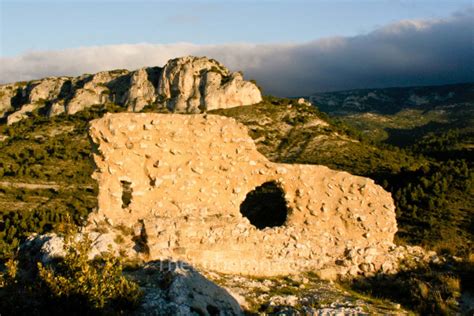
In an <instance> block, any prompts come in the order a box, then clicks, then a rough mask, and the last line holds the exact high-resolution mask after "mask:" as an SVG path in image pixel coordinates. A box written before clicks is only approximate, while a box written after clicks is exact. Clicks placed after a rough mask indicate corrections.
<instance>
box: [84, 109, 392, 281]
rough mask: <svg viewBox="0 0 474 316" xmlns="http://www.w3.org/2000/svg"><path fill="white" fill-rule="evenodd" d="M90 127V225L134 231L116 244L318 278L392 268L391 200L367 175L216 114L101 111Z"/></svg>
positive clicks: (152, 255)
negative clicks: (263, 140) (264, 149)
mask: <svg viewBox="0 0 474 316" xmlns="http://www.w3.org/2000/svg"><path fill="white" fill-rule="evenodd" d="M90 135H91V138H92V140H93V142H94V143H95V144H94V147H95V154H94V160H95V163H96V165H97V170H96V172H95V173H94V178H95V179H96V180H97V181H98V184H99V196H98V203H99V204H98V210H97V211H96V212H94V213H92V214H91V216H90V218H89V224H88V227H87V229H89V230H90V231H93V230H94V229H96V228H97V227H100V226H101V225H106V226H109V227H115V228H120V230H122V231H124V230H128V231H131V232H132V233H131V236H130V237H129V238H128V237H127V238H128V239H127V240H128V242H124V243H123V245H125V246H126V247H128V248H133V249H134V250H133V251H135V252H136V254H137V255H138V256H140V257H142V258H144V259H145V260H147V261H150V260H164V259H172V260H179V261H184V262H187V263H189V264H191V265H193V266H196V267H201V268H205V269H207V270H211V271H217V272H222V273H232V274H249V275H258V276H275V275H282V274H292V273H298V272H302V271H315V272H318V273H321V277H323V278H333V274H337V275H340V274H347V273H351V274H353V275H355V274H357V273H361V272H362V271H365V272H368V271H369V272H370V271H372V272H375V271H379V270H381V269H383V270H384V271H385V270H386V268H387V266H386V265H387V262H386V254H387V252H388V251H389V249H393V247H394V245H393V238H394V234H395V232H396V231H397V226H396V220H395V212H394V210H395V207H394V204H393V200H392V198H391V196H390V194H389V193H388V192H386V191H385V190H383V189H382V188H381V187H380V186H378V185H376V184H375V183H374V181H373V180H371V179H368V178H364V177H359V176H354V175H351V174H349V173H347V172H340V171H335V170H331V169H329V168H327V167H324V166H318V165H301V164H291V165H290V164H281V163H273V162H270V161H268V160H267V159H266V158H265V157H264V156H263V155H262V154H260V153H259V152H258V151H257V149H256V147H255V144H254V142H253V140H252V139H251V138H250V137H249V135H248V132H247V129H246V127H245V126H243V125H242V124H240V123H237V122H236V121H235V120H233V119H231V118H226V117H221V116H216V115H205V114H204V115H203V114H193V115H180V114H135V113H121V114H107V115H105V116H104V117H103V118H101V119H98V120H94V121H92V122H91V128H90ZM123 245H122V246H123ZM128 250H130V249H128ZM347 262H351V264H348V263H347ZM349 270H351V271H349Z"/></svg>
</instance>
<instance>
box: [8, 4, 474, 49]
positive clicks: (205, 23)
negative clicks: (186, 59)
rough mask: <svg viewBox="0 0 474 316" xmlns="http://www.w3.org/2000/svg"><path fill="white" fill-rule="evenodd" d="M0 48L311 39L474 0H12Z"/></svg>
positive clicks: (435, 14)
mask: <svg viewBox="0 0 474 316" xmlns="http://www.w3.org/2000/svg"><path fill="white" fill-rule="evenodd" d="M1 1H2V2H1V34H0V35H1V46H0V54H1V56H4V57H5V56H15V55H18V54H22V53H25V52H29V51H44V50H58V49H64V48H75V47H83V46H97V45H113V44H134V43H161V44H164V43H176V42H190V43H195V44H221V43H235V42H250V43H282V42H293V43H294V42H306V41H312V40H316V39H320V38H324V37H332V36H355V35H359V34H366V33H369V32H371V31H373V30H374V29H377V28H378V27H381V26H383V25H386V24H390V23H394V22H397V21H400V20H404V19H410V20H411V19H436V18H442V17H446V16H448V15H450V14H451V13H452V12H455V11H460V10H461V11H462V10H464V9H466V8H467V7H470V6H471V7H472V1H462V0H449V1H448V0H432V1H427V0H421V1H396V0H378V1H376V0H372V1H363V0H362V1H337V0H335V1H334V0H333V1H329V0H325V1H222V0H221V1H173V2H164V1H151V0H150V1H141V2H140V1H133V2H132V1H106V0H104V1H72V0H70V1H21V0H19V1H18V0H17V1H9V0H1Z"/></svg>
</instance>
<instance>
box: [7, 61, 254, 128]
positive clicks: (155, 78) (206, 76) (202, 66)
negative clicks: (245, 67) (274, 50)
mask: <svg viewBox="0 0 474 316" xmlns="http://www.w3.org/2000/svg"><path fill="white" fill-rule="evenodd" d="M261 100H262V96H261V93H260V91H259V89H258V87H257V86H256V85H255V84H254V83H251V82H249V81H245V80H244V79H243V77H242V75H241V74H240V73H238V72H237V73H231V72H230V71H229V70H228V69H227V68H225V67H224V66H223V65H222V64H220V63H218V62H217V61H215V60H213V59H208V58H205V57H200V58H198V57H190V56H188V57H182V58H176V59H173V60H170V61H169V62H168V63H167V64H166V65H165V66H164V68H160V67H149V68H142V69H139V70H136V71H128V70H112V71H102V72H99V73H97V74H94V75H89V74H86V75H82V76H79V77H74V78H73V77H58V78H45V79H41V80H34V81H30V82H27V83H14V84H7V85H0V119H4V120H6V122H7V123H8V124H13V123H15V122H18V121H19V120H22V119H24V118H27V117H28V113H31V112H34V111H39V112H40V113H41V114H44V115H47V116H54V115H58V114H62V113H66V114H75V113H77V112H78V111H81V110H83V109H85V108H88V107H91V106H94V105H100V104H106V103H109V102H113V103H115V104H118V105H120V106H123V107H124V110H127V111H133V112H139V111H141V110H143V108H144V107H145V106H147V105H155V106H157V107H158V108H160V107H162V108H164V107H167V108H168V109H169V110H171V111H173V112H187V113H200V112H205V111H207V110H212V109H218V108H230V107H234V106H240V105H252V104H255V103H258V102H260V101H261Z"/></svg>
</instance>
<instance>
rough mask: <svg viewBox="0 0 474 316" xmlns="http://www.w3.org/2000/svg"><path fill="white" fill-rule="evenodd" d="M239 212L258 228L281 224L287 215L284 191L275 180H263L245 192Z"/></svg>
mask: <svg viewBox="0 0 474 316" xmlns="http://www.w3.org/2000/svg"><path fill="white" fill-rule="evenodd" d="M240 213H242V215H243V216H245V217H246V218H247V219H248V220H249V221H250V223H251V224H252V225H254V226H255V227H257V228H258V229H264V228H266V227H277V226H282V225H283V224H284V223H285V221H286V217H287V216H288V207H287V205H286V200H285V192H284V191H283V190H282V189H281V187H280V186H279V185H278V184H277V183H276V182H275V181H270V182H265V183H264V184H262V185H261V186H258V187H256V188H255V189H254V190H252V191H250V192H249V193H247V196H246V197H245V200H244V201H243V202H242V204H241V205H240Z"/></svg>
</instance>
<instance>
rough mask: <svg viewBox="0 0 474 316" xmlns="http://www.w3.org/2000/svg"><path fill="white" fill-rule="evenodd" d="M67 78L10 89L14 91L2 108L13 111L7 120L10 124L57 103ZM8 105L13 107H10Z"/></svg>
mask: <svg viewBox="0 0 474 316" xmlns="http://www.w3.org/2000/svg"><path fill="white" fill-rule="evenodd" d="M66 80H67V78H65V77H58V78H45V79H42V80H36V81H32V82H30V83H28V84H27V85H25V86H24V87H17V89H16V91H15V89H10V90H9V91H12V92H13V91H14V92H13V93H11V94H9V96H10V97H11V98H10V100H6V99H2V100H1V102H2V103H3V102H5V103H3V105H2V107H3V108H5V109H6V111H5V112H7V111H11V112H12V113H10V114H9V115H8V118H7V123H8V124H13V123H15V122H18V121H20V120H22V119H24V118H27V117H28V113H31V112H33V111H35V110H38V109H42V108H45V107H46V106H47V103H51V102H55V101H56V100H58V99H59V97H60V94H61V89H62V86H63V84H64V82H65V81H66ZM8 103H9V104H10V105H11V106H10V107H8Z"/></svg>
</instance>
